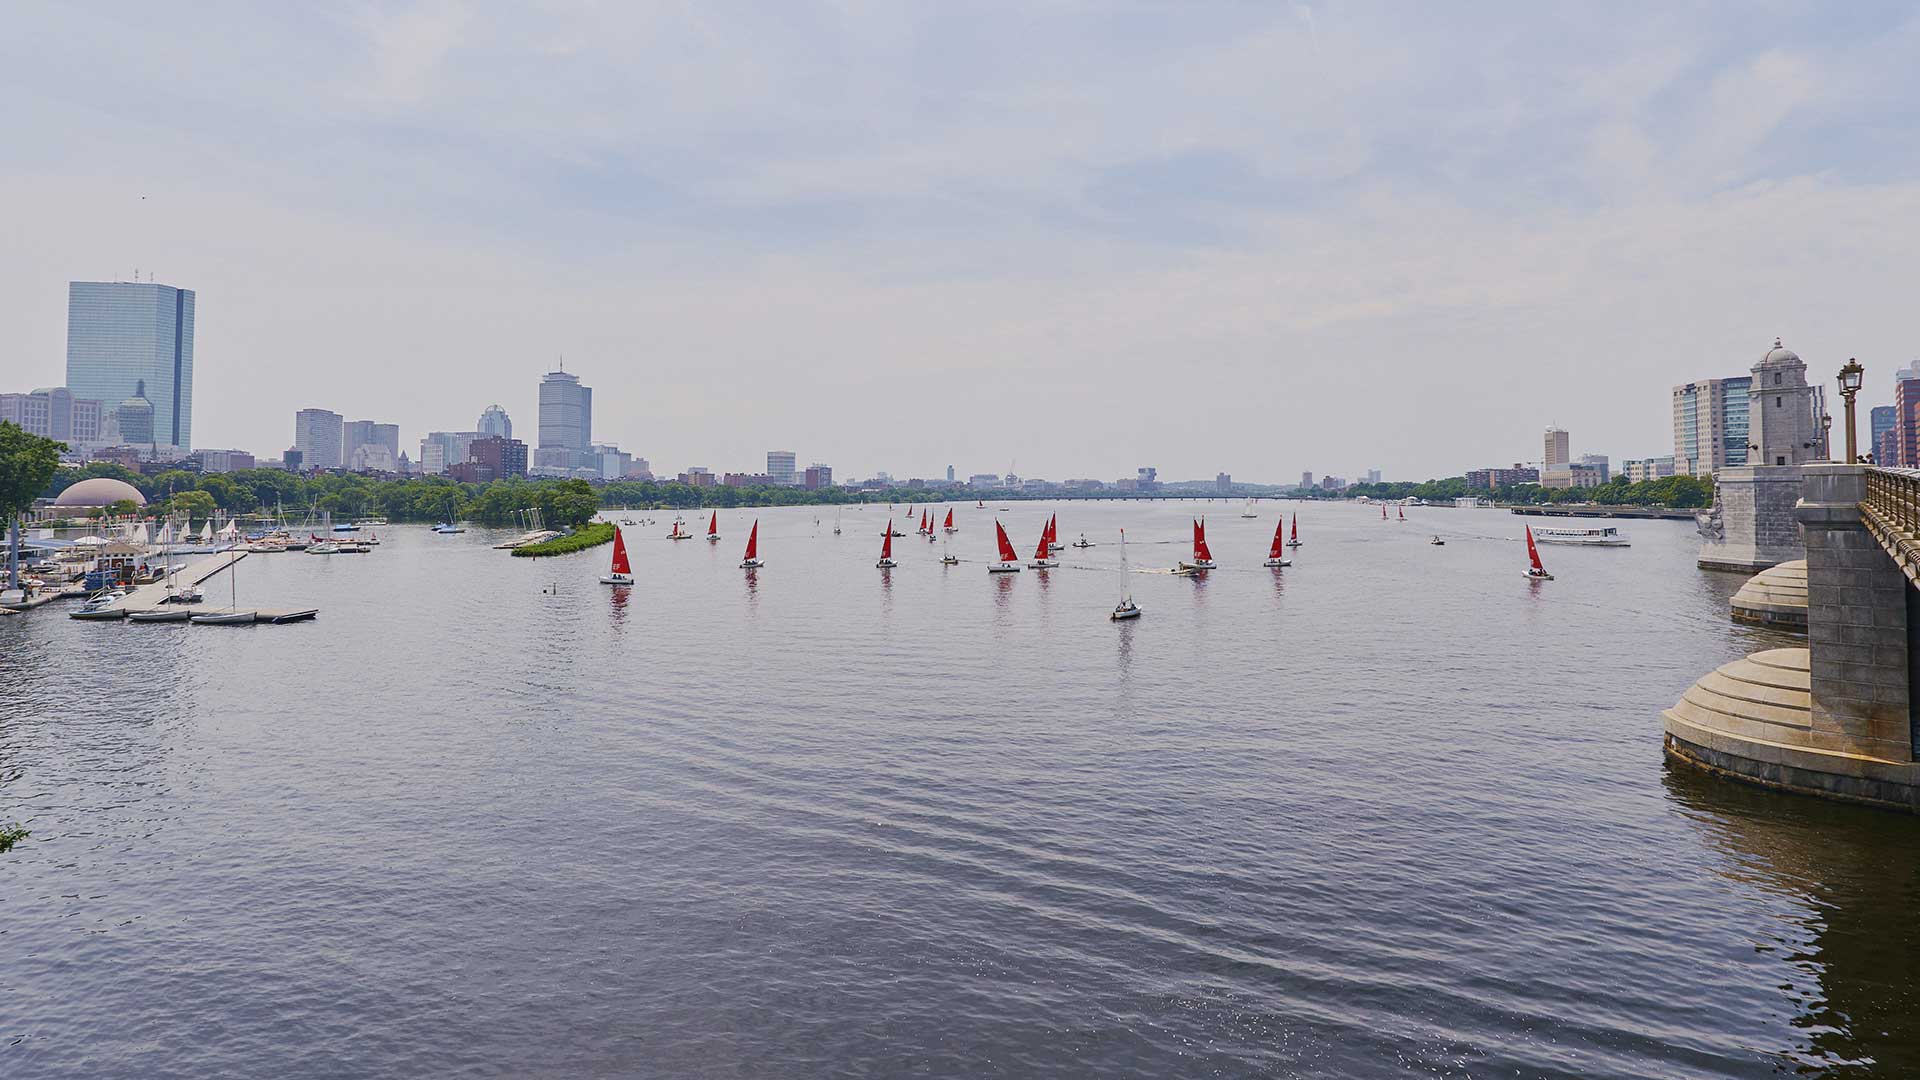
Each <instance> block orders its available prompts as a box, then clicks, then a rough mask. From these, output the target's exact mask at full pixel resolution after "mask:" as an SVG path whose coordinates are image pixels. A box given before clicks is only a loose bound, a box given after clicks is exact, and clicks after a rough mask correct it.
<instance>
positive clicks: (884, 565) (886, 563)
mask: <svg viewBox="0 0 1920 1080" xmlns="http://www.w3.org/2000/svg"><path fill="white" fill-rule="evenodd" d="M899 565H900V564H899V563H897V562H894V561H893V560H892V559H881V560H880V561H879V562H877V563H874V564H873V568H874V569H875V570H891V569H893V568H894V567H896V566H899Z"/></svg>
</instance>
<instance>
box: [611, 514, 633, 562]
mask: <svg viewBox="0 0 1920 1080" xmlns="http://www.w3.org/2000/svg"><path fill="white" fill-rule="evenodd" d="M613 572H614V573H616V574H627V573H632V571H631V570H629V569H628V568H627V540H626V537H624V536H622V535H620V526H618V525H615V526H614V527H613Z"/></svg>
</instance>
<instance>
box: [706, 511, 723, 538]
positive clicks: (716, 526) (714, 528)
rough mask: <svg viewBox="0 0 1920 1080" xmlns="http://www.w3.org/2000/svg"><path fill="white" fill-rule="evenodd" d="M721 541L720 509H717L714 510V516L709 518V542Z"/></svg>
mask: <svg viewBox="0 0 1920 1080" xmlns="http://www.w3.org/2000/svg"><path fill="white" fill-rule="evenodd" d="M719 542H720V511H718V510H715V511H714V512H713V516H712V517H710V518H708V519H707V543H709V544H717V543H719Z"/></svg>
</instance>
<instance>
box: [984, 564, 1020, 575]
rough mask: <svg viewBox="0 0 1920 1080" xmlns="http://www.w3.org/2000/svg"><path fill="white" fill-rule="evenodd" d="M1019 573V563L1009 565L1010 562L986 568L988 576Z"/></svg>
mask: <svg viewBox="0 0 1920 1080" xmlns="http://www.w3.org/2000/svg"><path fill="white" fill-rule="evenodd" d="M1019 572H1020V564H1019V563H1011V562H1003V563H994V564H993V565H992V566H989V567H987V573H989V574H1017V573H1019Z"/></svg>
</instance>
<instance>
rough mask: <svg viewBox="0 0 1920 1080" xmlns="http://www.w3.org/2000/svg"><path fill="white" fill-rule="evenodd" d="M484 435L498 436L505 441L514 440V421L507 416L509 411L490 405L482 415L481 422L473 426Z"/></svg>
mask: <svg viewBox="0 0 1920 1080" xmlns="http://www.w3.org/2000/svg"><path fill="white" fill-rule="evenodd" d="M473 427H474V430H475V431H478V432H479V433H480V434H482V435H498V436H500V437H501V438H503V439H511V438H513V420H512V418H511V417H509V416H507V410H505V409H503V408H501V407H500V406H498V405H489V406H487V409H486V411H485V412H483V413H481V414H480V422H479V423H477V424H475V425H473Z"/></svg>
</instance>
